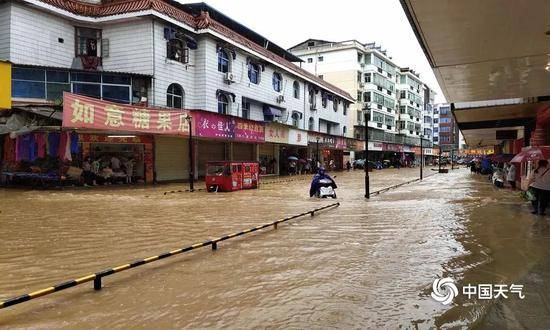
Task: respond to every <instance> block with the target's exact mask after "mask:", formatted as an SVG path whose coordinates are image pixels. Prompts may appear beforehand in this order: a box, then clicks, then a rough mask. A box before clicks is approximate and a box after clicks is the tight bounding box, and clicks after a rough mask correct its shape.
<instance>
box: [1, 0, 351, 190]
mask: <svg viewBox="0 0 550 330" xmlns="http://www.w3.org/2000/svg"><path fill="white" fill-rule="evenodd" d="M0 26H3V27H4V29H3V31H5V32H3V33H2V36H0V60H6V61H9V62H11V66H12V68H11V69H12V73H11V86H12V92H11V96H12V107H11V108H12V109H11V110H12V111H19V110H24V111H25V113H26V114H28V113H29V111H28V110H29V109H28V108H29V106H34V107H42V108H43V107H48V108H51V109H53V110H60V105H61V103H62V101H63V92H70V93H73V94H78V95H85V96H88V97H92V98H96V99H98V100H103V101H105V102H116V103H121V104H128V105H136V106H140V107H145V108H155V109H159V108H160V109H171V110H173V109H179V110H181V111H182V112H183V111H185V110H192V111H196V115H193V114H191V117H195V118H194V119H195V122H194V126H195V128H196V129H197V130H199V131H198V132H197V139H196V141H195V143H194V145H193V152H194V153H195V156H196V157H195V158H196V160H197V161H196V163H195V164H194V167H195V168H194V169H192V170H193V172H194V175H195V176H196V177H197V176H199V175H204V167H205V163H206V162H207V161H209V160H224V159H225V160H257V161H262V162H265V163H266V164H264V165H265V166H264V167H266V168H267V167H268V166H267V163H271V164H273V163H277V164H278V165H277V166H271V168H270V170H269V171H267V170H266V171H267V172H269V173H272V174H278V173H280V172H281V170H283V171H284V165H283V163H286V159H284V157H287V156H299V157H300V158H304V159H307V158H312V157H313V158H326V159H327V160H328V159H330V158H331V157H336V158H341V156H342V154H343V152H344V151H346V149H350V148H352V146H353V148H355V146H354V142H353V141H351V140H350V141H346V137H350V138H351V137H352V135H351V133H350V132H351V131H352V130H351V129H350V127H349V122H350V121H349V116H350V111H349V109H350V105H351V104H353V102H354V98H353V97H352V96H350V94H349V93H347V92H345V91H344V90H342V89H340V88H338V87H336V86H334V85H332V84H330V83H328V82H327V81H324V80H322V79H321V78H319V77H317V76H315V75H313V74H311V73H309V72H308V71H306V70H304V69H302V68H300V67H299V66H297V65H295V64H294V63H292V61H298V60H299V59H298V58H297V57H295V56H294V55H292V54H291V53H289V52H288V51H286V50H285V49H283V48H281V47H279V46H277V45H276V44H273V43H271V42H270V41H269V40H267V39H265V38H264V37H262V36H260V35H259V34H257V33H256V32H254V31H252V30H250V29H249V28H247V27H245V26H243V25H241V24H240V23H238V22H235V21H234V20H232V19H230V18H229V17H227V16H225V15H224V14H223V13H221V12H219V11H216V10H215V9H213V8H211V7H209V6H208V5H206V4H204V3H200V4H185V5H182V4H180V3H178V2H175V1H169V0H167V1H161V0H148V1H137V0H136V1H116V0H115V1H113V0H111V1H87V2H83V1H71V0H69V1H63V2H60V1H55V0H43V1H4V2H2V3H0ZM202 112H206V113H212V116H211V117H210V118H211V122H212V121H213V122H216V123H218V124H220V125H221V124H223V123H225V122H226V121H227V120H229V121H230V122H231V123H232V124H235V125H239V123H241V122H242V125H245V126H244V127H249V124H247V123H250V127H255V128H256V129H258V130H261V131H262V134H263V136H262V138H261V139H260V138H258V139H251V138H250V137H249V136H248V135H246V134H244V135H239V134H229V135H226V136H223V135H220V136H216V135H215V134H211V135H209V133H203V134H202V135H201V133H200V130H201V129H203V130H204V129H206V128H207V127H204V124H205V123H206V122H205V121H202V122H200V123H199V122H198V119H199V118H203V117H204V118H206V117H207V116H205V115H201V113H202ZM201 125H203V126H201ZM252 125H258V126H252ZM129 131H130V133H131V130H129ZM308 132H311V134H308ZM79 134H81V135H82V136H81V137H82V139H83V140H90V141H95V140H101V141H103V140H104V139H102V138H99V137H98V136H96V135H109V132H82V131H80V132H79ZM85 134H88V135H85ZM111 135H112V134H111ZM138 137H139V136H138ZM297 137H300V141H297ZM117 138H119V137H117ZM108 140H109V139H106V140H105V141H107V142H108ZM138 140H139V139H138ZM141 140H143V141H147V143H150V144H151V146H149V145H147V143H145V145H144V146H143V147H142V146H139V147H136V146H132V145H124V146H120V145H122V144H124V143H118V142H117V143H118V144H120V145H119V146H107V145H106V144H108V143H107V142H105V141H103V142H102V143H105V145H101V146H97V145H95V144H94V143H92V142H90V143H91V144H90V145H88V146H87V147H86V146H84V149H86V148H90V149H91V151H90V152H89V153H88V154H86V155H91V154H93V153H94V152H95V151H96V150H99V151H98V152H97V153H96V154H97V155H95V156H98V155H100V154H108V153H113V152H118V151H121V150H122V151H121V152H123V151H124V152H126V151H128V150H130V149H132V150H133V149H140V150H141V151H140V152H141V155H140V157H141V158H142V159H144V158H148V157H149V158H150V159H153V161H151V160H149V162H153V163H152V164H148V165H146V164H143V165H142V166H143V167H144V168H145V169H144V170H143V172H147V171H148V168H146V167H147V166H149V172H153V174H152V175H151V174H150V175H149V178H148V179H149V180H148V181H152V180H156V181H165V180H179V179H184V178H186V176H187V172H189V170H190V168H189V167H190V164H189V159H188V157H187V154H188V152H189V149H188V146H187V142H188V141H186V137H185V136H183V135H182V136H177V137H176V136H168V135H161V134H150V135H148V136H143V139H141ZM308 140H309V142H310V145H309V146H308ZM319 140H320V141H321V142H319ZM304 141H305V142H304ZM117 143H113V144H117ZM81 144H82V143H81ZM319 144H321V150H322V151H323V152H317V149H319ZM298 149H300V150H298ZM324 150H327V151H326V152H325V151H324ZM128 152H129V153H131V152H130V151H128ZM91 156H94V155H91ZM337 160H338V162H337V163H338V164H339V165H340V166H342V163H343V160H342V159H337ZM273 167H274V168H273ZM143 176H144V177H145V175H143Z"/></svg>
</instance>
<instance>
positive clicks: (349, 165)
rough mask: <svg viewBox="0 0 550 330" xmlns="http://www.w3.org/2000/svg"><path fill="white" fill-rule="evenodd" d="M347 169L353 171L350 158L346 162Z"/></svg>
mask: <svg viewBox="0 0 550 330" xmlns="http://www.w3.org/2000/svg"><path fill="white" fill-rule="evenodd" d="M346 169H347V170H348V172H349V171H351V162H350V161H349V160H348V161H347V162H346Z"/></svg>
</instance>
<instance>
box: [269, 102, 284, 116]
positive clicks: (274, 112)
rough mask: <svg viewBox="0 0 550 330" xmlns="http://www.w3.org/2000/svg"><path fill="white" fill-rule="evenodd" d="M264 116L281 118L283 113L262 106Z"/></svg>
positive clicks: (270, 107)
mask: <svg viewBox="0 0 550 330" xmlns="http://www.w3.org/2000/svg"><path fill="white" fill-rule="evenodd" d="M264 115H267V116H274V117H281V116H282V115H283V112H282V111H281V110H280V109H277V108H274V107H272V106H269V105H267V104H264Z"/></svg>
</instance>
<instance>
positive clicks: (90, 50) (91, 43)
mask: <svg viewBox="0 0 550 330" xmlns="http://www.w3.org/2000/svg"><path fill="white" fill-rule="evenodd" d="M75 43H76V56H93V57H99V56H101V49H100V47H101V30H97V29H89V28H83V27H77V28H76V42H75Z"/></svg>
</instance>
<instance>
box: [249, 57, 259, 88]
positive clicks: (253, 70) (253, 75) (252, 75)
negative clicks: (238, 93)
mask: <svg viewBox="0 0 550 330" xmlns="http://www.w3.org/2000/svg"><path fill="white" fill-rule="evenodd" d="M248 80H250V82H251V83H253V84H256V85H258V84H259V83H260V66H259V65H258V64H257V63H252V62H250V63H248Z"/></svg>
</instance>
